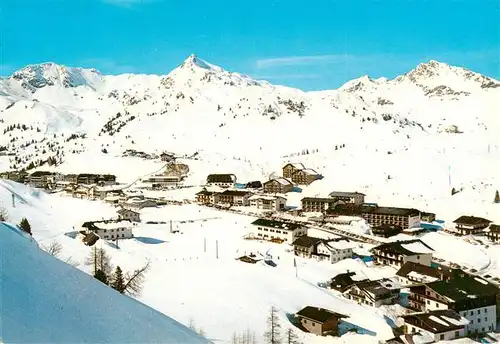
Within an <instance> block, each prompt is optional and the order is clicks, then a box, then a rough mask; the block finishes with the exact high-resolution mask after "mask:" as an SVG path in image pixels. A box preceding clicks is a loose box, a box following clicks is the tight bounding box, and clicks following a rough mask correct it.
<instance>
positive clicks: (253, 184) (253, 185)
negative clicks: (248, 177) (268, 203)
mask: <svg viewBox="0 0 500 344" xmlns="http://www.w3.org/2000/svg"><path fill="white" fill-rule="evenodd" d="M245 187H247V188H261V187H262V182H261V181H259V180H254V181H252V182H248V183H246V185H245Z"/></svg>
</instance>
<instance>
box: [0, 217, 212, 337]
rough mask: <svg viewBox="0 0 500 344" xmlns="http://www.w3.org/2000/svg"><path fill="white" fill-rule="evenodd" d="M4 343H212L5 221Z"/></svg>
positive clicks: (0, 243) (0, 301)
mask: <svg viewBox="0 0 500 344" xmlns="http://www.w3.org/2000/svg"><path fill="white" fill-rule="evenodd" d="M0 251H1V252H2V254H1V255H0V259H1V260H0V266H1V270H0V274H1V276H0V289H1V290H2V297H1V298H0V309H1V310H2V312H1V314H0V341H1V342H2V343H6V344H8V343H61V344H63V343H64V344H66V343H110V344H111V343H175V344H178V343H185V344H188V343H193V344H194V343H208V341H207V340H205V339H204V338H202V337H200V336H199V335H197V334H196V333H194V332H193V331H192V330H190V329H189V328H187V327H185V326H183V325H182V324H180V323H178V322H176V321H174V320H172V319H170V318H168V317H167V316H165V315H163V314H161V313H160V312H158V311H156V310H154V309H152V308H149V307H147V306H145V305H144V304H141V303H139V302H137V301H136V300H134V299H132V298H129V297H127V296H124V295H121V294H119V293H118V292H116V291H114V290H113V289H111V288H109V287H107V286H105V285H104V284H102V283H101V282H99V281H97V280H95V279H94V278H92V277H91V276H89V275H87V274H85V273H83V272H81V271H78V270H77V269H75V268H73V267H72V266H71V265H68V264H65V263H63V262H61V261H59V260H57V259H56V258H54V257H51V256H50V255H48V254H47V253H45V252H43V251H42V250H41V249H40V248H39V247H38V245H37V244H36V242H35V241H34V240H33V239H32V238H31V237H29V236H28V235H26V234H24V233H23V232H22V231H21V230H19V229H18V228H17V227H15V226H12V225H8V224H6V223H0Z"/></svg>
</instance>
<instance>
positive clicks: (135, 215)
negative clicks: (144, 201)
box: [117, 208, 141, 222]
mask: <svg viewBox="0 0 500 344" xmlns="http://www.w3.org/2000/svg"><path fill="white" fill-rule="evenodd" d="M117 213H118V218H119V219H120V220H129V221H132V222H141V214H140V213H139V212H137V211H133V210H131V209H125V208H122V209H120V210H118V211H117Z"/></svg>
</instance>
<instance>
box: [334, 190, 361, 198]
mask: <svg viewBox="0 0 500 344" xmlns="http://www.w3.org/2000/svg"><path fill="white" fill-rule="evenodd" d="M359 195H361V196H366V195H365V194H364V193H361V192H357V191H356V192H343V191H332V192H330V194H329V195H328V196H330V197H354V196H359Z"/></svg>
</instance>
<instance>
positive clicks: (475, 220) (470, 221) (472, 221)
mask: <svg viewBox="0 0 500 344" xmlns="http://www.w3.org/2000/svg"><path fill="white" fill-rule="evenodd" d="M491 222H492V221H490V220H488V219H483V218H482V217H475V216H465V215H463V216H460V217H459V218H458V219H456V220H455V221H453V223H460V224H464V225H481V224H489V223H491Z"/></svg>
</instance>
